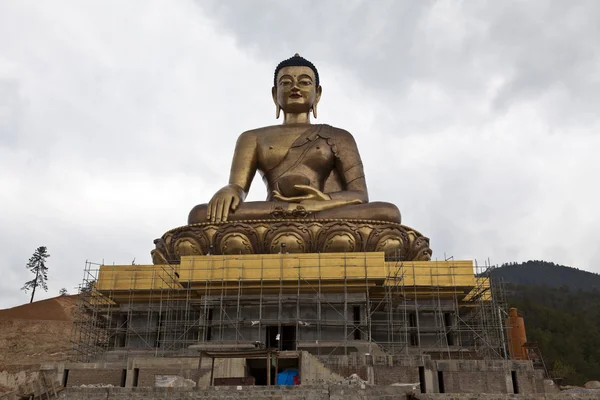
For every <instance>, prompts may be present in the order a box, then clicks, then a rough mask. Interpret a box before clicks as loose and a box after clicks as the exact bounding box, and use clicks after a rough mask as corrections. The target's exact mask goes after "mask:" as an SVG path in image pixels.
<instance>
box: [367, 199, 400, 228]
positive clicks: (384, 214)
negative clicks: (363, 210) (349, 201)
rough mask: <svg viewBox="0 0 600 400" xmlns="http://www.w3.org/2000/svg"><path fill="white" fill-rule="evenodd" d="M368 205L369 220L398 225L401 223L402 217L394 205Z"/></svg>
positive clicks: (384, 203) (377, 202)
mask: <svg viewBox="0 0 600 400" xmlns="http://www.w3.org/2000/svg"><path fill="white" fill-rule="evenodd" d="M368 204H369V206H370V208H371V209H370V210H369V213H370V214H371V219H375V220H381V221H389V222H396V223H398V224H400V223H401V222H402V215H400V210H399V209H398V207H396V205H394V204H392V203H386V202H383V201H375V202H372V203H368Z"/></svg>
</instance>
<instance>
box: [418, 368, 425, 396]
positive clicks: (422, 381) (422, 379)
mask: <svg viewBox="0 0 600 400" xmlns="http://www.w3.org/2000/svg"><path fill="white" fill-rule="evenodd" d="M419 383H420V384H421V393H425V388H426V386H425V367H419Z"/></svg>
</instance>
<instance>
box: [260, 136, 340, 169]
mask: <svg viewBox="0 0 600 400" xmlns="http://www.w3.org/2000/svg"><path fill="white" fill-rule="evenodd" d="M301 136H302V132H298V133H293V134H287V135H265V136H263V137H260V138H258V140H257V144H258V169H259V170H261V171H263V172H266V171H269V170H271V169H272V168H274V167H276V166H278V165H279V164H281V163H282V162H283V161H284V160H285V162H290V166H292V165H295V166H300V165H303V166H305V167H308V168H310V169H313V170H320V169H327V170H330V169H331V167H332V165H333V162H334V156H333V152H332V151H331V147H330V146H329V144H328V143H327V140H326V139H323V138H321V137H316V138H310V139H308V138H307V139H305V140H303V141H302V142H299V140H301V139H302V138H301Z"/></svg>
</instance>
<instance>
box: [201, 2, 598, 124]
mask: <svg viewBox="0 0 600 400" xmlns="http://www.w3.org/2000/svg"><path fill="white" fill-rule="evenodd" d="M197 4H198V5H199V6H201V7H202V8H203V10H204V11H205V12H206V13H207V14H208V15H210V16H211V17H212V18H214V19H215V20H216V21H217V22H218V23H219V26H220V28H221V29H222V30H223V31H225V32H229V33H231V34H233V35H234V36H235V38H236V40H237V41H238V43H239V46H240V47H244V48H251V49H253V50H255V52H257V53H258V56H261V57H268V58H269V59H272V61H273V63H275V62H277V61H279V60H278V59H274V58H273V57H274V56H273V55H274V54H279V57H280V58H284V57H287V56H289V55H291V54H293V52H296V51H299V52H300V53H303V52H305V53H306V56H307V57H308V58H310V59H312V60H313V61H315V62H316V63H317V64H319V63H321V64H336V65H340V66H343V67H344V68H346V69H348V70H351V71H353V72H355V73H356V74H357V76H358V77H360V79H361V80H362V82H363V84H364V85H365V86H366V87H370V88H372V89H375V90H378V91H379V92H380V93H381V95H382V96H393V97H396V98H398V97H400V96H402V95H403V92H404V91H405V90H406V89H407V86H408V85H409V84H410V83H412V82H415V81H425V82H431V83H434V84H436V85H439V87H440V88H441V89H442V90H445V91H448V92H449V93H451V94H452V96H460V95H461V94H462V93H464V92H467V93H478V92H481V91H482V90H484V89H485V85H486V83H487V81H488V80H489V79H490V78H494V77H497V78H502V81H503V82H502V83H501V86H500V87H499V88H498V91H497V95H496V98H495V101H494V102H493V106H494V107H495V109H496V111H497V112H500V113H502V112H504V111H505V110H506V108H507V107H511V106H513V105H515V104H517V103H518V102H519V101H522V100H527V99H530V98H539V97H540V96H543V95H545V94H546V93H548V92H549V91H552V90H559V91H563V92H564V93H562V94H561V96H562V98H561V99H559V104H552V105H550V106H549V107H550V109H549V110H548V115H547V116H548V117H550V118H553V122H554V123H557V124H559V123H572V124H578V123H589V122H590V121H591V120H592V119H593V117H594V115H593V112H592V110H597V109H598V105H599V104H598V103H599V101H600V100H599V99H600V96H599V95H598V91H599V89H600V79H598V77H597V72H596V71H598V70H600V55H599V51H598V47H597V42H598V38H599V37H600V28H599V26H600V24H598V23H597V22H598V20H600V3H598V2H596V1H592V0H590V1H581V2H561V1H539V2H520V1H502V2H494V1H485V2H460V3H457V2H446V1H420V2H414V1H379V2H377V3H373V2H370V1H353V2H345V1H334V2H317V1H315V2H311V3H310V4H307V6H304V5H303V6H302V7H301V8H299V7H298V4H296V3H292V2H273V1H268V0H263V1H258V2H245V1H243V0H238V1H229V2H220V1H199V2H198V3H197ZM332 43H335V45H332ZM594 76H596V78H593V77H594ZM392 88H393V91H392V90H391V89H392ZM571 104H573V106H572V107H571V106H570V105H571ZM565 107H567V109H566V110H565ZM561 109H562V111H563V114H567V116H566V117H565V118H554V117H555V115H556V111H561Z"/></svg>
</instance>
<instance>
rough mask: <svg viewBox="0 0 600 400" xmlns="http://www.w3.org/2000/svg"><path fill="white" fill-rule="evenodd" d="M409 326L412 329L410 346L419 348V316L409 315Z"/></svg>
mask: <svg viewBox="0 0 600 400" xmlns="http://www.w3.org/2000/svg"><path fill="white" fill-rule="evenodd" d="M408 326H409V327H410V345H411V346H418V345H419V334H418V332H417V314H416V313H410V314H408Z"/></svg>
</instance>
